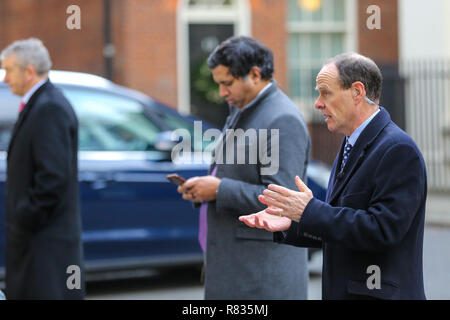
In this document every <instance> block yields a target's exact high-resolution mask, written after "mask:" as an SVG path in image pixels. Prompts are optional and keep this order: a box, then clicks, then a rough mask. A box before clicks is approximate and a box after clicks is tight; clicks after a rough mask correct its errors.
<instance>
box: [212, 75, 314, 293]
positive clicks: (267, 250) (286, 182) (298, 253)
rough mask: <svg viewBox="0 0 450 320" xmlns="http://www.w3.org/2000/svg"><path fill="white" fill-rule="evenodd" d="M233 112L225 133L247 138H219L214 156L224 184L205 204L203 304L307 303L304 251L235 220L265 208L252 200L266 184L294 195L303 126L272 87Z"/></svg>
mask: <svg viewBox="0 0 450 320" xmlns="http://www.w3.org/2000/svg"><path fill="white" fill-rule="evenodd" d="M230 110H231V111H230V115H229V116H228V118H227V122H226V124H225V127H224V131H223V132H222V134H225V133H226V132H227V131H226V129H235V130H236V131H235V132H238V131H240V130H238V129H242V130H243V132H244V133H245V135H246V136H247V137H245V136H244V137H243V138H244V139H239V138H236V137H235V136H236V133H234V135H235V136H233V135H232V134H230V135H229V136H228V137H227V136H225V135H224V139H223V142H222V143H218V145H217V147H216V150H215V154H214V156H215V161H216V162H217V164H216V165H217V172H216V176H217V177H218V178H220V179H222V181H221V183H220V185H219V189H218V192H217V198H216V201H211V202H209V205H208V214H207V217H208V219H207V221H208V233H207V249H206V271H205V299H248V300H250V299H252V300H253V299H255V300H256V299H306V298H307V281H308V270H307V251H306V249H304V248H297V247H293V246H287V245H283V244H278V243H275V242H273V234H272V233H271V232H268V231H265V230H261V229H253V228H249V227H247V226H246V225H245V224H244V223H242V222H240V221H239V219H238V217H239V216H240V215H244V214H250V213H255V212H258V211H261V210H263V209H264V208H265V207H266V206H265V205H263V204H262V203H260V202H259V201H258V198H257V197H258V195H260V194H262V192H263V190H264V189H265V188H267V186H268V185H269V184H271V183H274V184H278V185H282V186H284V187H287V188H290V189H292V190H297V187H296V185H295V181H294V179H295V176H296V175H298V176H300V177H301V178H302V179H305V178H306V167H307V164H308V161H309V153H310V146H311V143H310V139H309V135H308V130H307V127H306V124H305V121H304V119H303V117H302V115H301V114H300V112H299V111H298V109H297V107H296V106H295V104H294V103H293V102H292V101H291V100H290V99H289V98H288V97H287V96H286V95H285V94H284V93H283V92H282V91H281V90H280V89H278V88H277V84H276V82H275V81H272V83H271V85H270V86H269V87H268V88H267V89H266V90H265V91H264V92H263V93H261V94H260V95H258V97H256V98H255V99H254V100H253V101H252V102H251V103H250V104H249V105H248V106H246V107H245V108H244V109H243V110H239V109H237V108H235V107H230ZM273 129H275V131H271V130H273ZM277 129H278V135H277V134H276V133H277V132H276V130H277ZM265 131H266V133H267V135H266V136H267V139H266V138H265V136H264V132H265ZM241 132H242V131H241ZM255 133H256V134H255ZM252 136H253V137H252ZM255 136H256V138H255ZM255 139H256V140H255ZM239 140H240V141H239ZM233 141H234V144H233V143H232V142H233ZM230 144H231V145H230ZM256 146H257V147H258V152H257V153H255V152H254V150H255V149H254V148H255V147H256ZM252 147H253V152H250V150H252ZM231 150H234V154H232V153H231ZM242 150H245V156H246V158H245V164H241V163H243V162H244V161H242V159H239V152H241V155H242ZM227 152H228V154H227ZM220 153H223V154H222V155H221V154H220ZM249 153H252V154H249ZM220 156H222V161H220ZM252 156H253V158H252ZM227 158H228V159H227ZM230 160H234V161H231V163H230ZM268 160H270V161H268ZM277 161H278V166H277ZM221 162H222V163H221ZM224 163H225V164H224ZM214 165H215V164H214V163H213V165H212V166H211V170H212V168H213V166H214Z"/></svg>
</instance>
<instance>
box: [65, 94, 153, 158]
mask: <svg viewBox="0 0 450 320" xmlns="http://www.w3.org/2000/svg"><path fill="white" fill-rule="evenodd" d="M63 91H64V94H65V96H66V97H67V99H68V100H69V101H70V103H71V104H72V106H73V107H74V109H75V112H76V113H77V116H78V121H79V150H80V151H91V150H95V151H147V150H154V144H155V141H156V138H157V136H158V134H159V132H160V130H159V128H158V127H157V126H156V125H155V124H154V123H153V122H152V121H151V120H150V119H149V118H148V117H147V116H146V115H145V113H144V106H143V105H142V104H141V103H140V102H139V101H136V100H133V99H130V98H127V97H123V96H119V95H114V94H107V93H103V92H97V91H93V90H82V89H63Z"/></svg>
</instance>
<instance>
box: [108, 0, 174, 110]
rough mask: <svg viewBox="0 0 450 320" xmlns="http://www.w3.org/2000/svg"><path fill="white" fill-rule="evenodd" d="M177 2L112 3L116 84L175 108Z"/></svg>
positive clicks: (116, 0)
mask: <svg viewBox="0 0 450 320" xmlns="http://www.w3.org/2000/svg"><path fill="white" fill-rule="evenodd" d="M176 4H177V1H176V0H164V1H160V0H146V1H141V0H127V1H123V0H113V2H112V7H113V8H112V17H113V18H112V20H113V28H112V32H113V43H114V45H115V47H116V57H115V58H114V81H115V82H117V83H120V84H122V85H125V86H128V87H131V88H133V89H136V90H139V91H142V92H144V93H146V94H148V95H150V96H152V97H154V98H155V99H157V100H159V101H161V102H163V103H166V104H168V105H170V106H173V107H176V104H177V69H176V67H177V60H176Z"/></svg>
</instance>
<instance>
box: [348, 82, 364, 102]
mask: <svg viewBox="0 0 450 320" xmlns="http://www.w3.org/2000/svg"><path fill="white" fill-rule="evenodd" d="M351 90H352V96H353V100H354V101H355V103H356V104H359V103H361V101H363V100H364V97H365V96H366V88H365V87H364V84H363V83H362V82H360V81H356V82H354V83H353V84H352V87H351Z"/></svg>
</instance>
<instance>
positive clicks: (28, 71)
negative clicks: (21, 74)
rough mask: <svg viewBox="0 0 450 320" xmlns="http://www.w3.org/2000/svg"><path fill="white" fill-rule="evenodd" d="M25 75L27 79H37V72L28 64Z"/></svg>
mask: <svg viewBox="0 0 450 320" xmlns="http://www.w3.org/2000/svg"><path fill="white" fill-rule="evenodd" d="M25 74H26V76H27V78H28V79H34V78H35V77H37V72H36V69H35V67H34V66H32V65H30V64H29V65H28V66H27V67H26V68H25Z"/></svg>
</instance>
